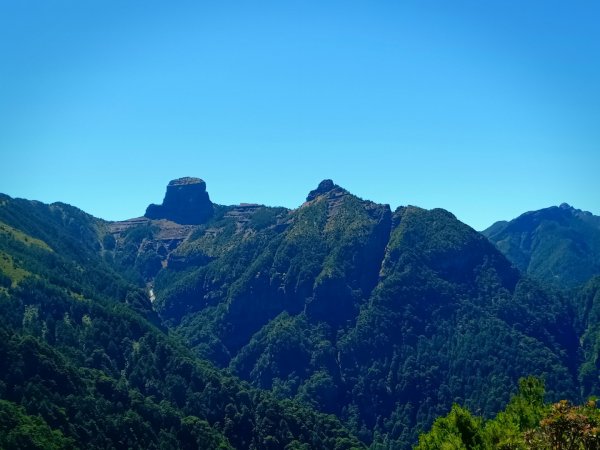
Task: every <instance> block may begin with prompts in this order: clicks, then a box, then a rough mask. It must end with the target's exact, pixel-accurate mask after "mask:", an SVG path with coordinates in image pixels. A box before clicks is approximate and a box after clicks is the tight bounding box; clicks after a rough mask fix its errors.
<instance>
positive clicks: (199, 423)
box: [0, 177, 600, 449]
mask: <svg viewBox="0 0 600 450" xmlns="http://www.w3.org/2000/svg"><path fill="white" fill-rule="evenodd" d="M599 224H600V218H598V217H596V216H593V215H592V214H590V213H586V212H582V211H579V210H576V209H574V208H572V207H570V206H568V205H561V206H560V207H552V208H548V209H545V210H541V211H536V212H531V213H525V214H523V215H522V216H520V217H519V218H517V219H515V220H512V221H510V222H497V223H496V224H494V225H492V226H491V227H490V228H488V229H487V230H485V231H484V232H483V233H478V232H476V231H475V230H473V229H472V228H470V227H469V226H467V225H465V224H463V223H462V222H460V221H459V220H457V219H456V217H455V216H454V215H452V214H451V213H450V212H448V211H445V210H443V209H433V210H425V209H422V208H418V207H415V206H402V207H399V208H397V209H395V210H394V211H392V210H391V209H390V207H389V206H388V205H382V204H377V203H374V202H372V201H367V200H363V199H361V198H359V197H357V196H355V195H353V194H351V193H350V192H348V191H347V190H345V189H343V188H342V187H340V186H338V185H336V184H335V183H333V181H331V180H324V181H323V182H321V183H320V184H319V185H318V187H317V188H316V189H314V190H312V191H310V192H309V194H308V196H307V198H306V201H305V202H304V203H302V205H301V206H299V207H298V208H296V209H291V210H290V209H286V208H274V207H267V206H263V205H257V204H240V205H233V206H224V205H218V204H215V203H213V202H212V201H211V200H210V196H209V194H208V192H207V189H206V183H205V182H204V181H202V180H200V179H198V178H192V177H186V178H181V179H178V180H173V181H172V182H170V183H169V185H168V186H167V192H166V195H165V198H164V200H163V202H162V204H160V205H158V204H156V205H150V206H149V207H148V208H147V210H146V214H145V215H144V216H143V217H139V218H135V219H130V220H127V221H122V222H107V221H104V220H101V219H97V218H94V217H92V216H89V215H88V214H85V213H84V212H82V211H80V210H78V209H76V208H73V207H71V206H69V205H65V204H52V205H45V204H42V203H39V202H34V201H28V200H21V199H13V198H11V197H8V196H6V195H4V196H2V197H0V258H1V259H0V263H1V264H0V271H1V272H0V285H1V286H2V287H0V314H1V315H2V325H1V328H0V333H1V334H2V335H3V336H2V338H1V339H0V356H1V357H0V365H2V370H0V374H1V375H0V377H1V378H0V398H1V399H2V400H0V408H1V409H0V429H2V430H3V431H4V436H5V437H4V438H0V439H4V441H1V440H0V447H1V446H2V445H4V446H5V447H8V448H35V445H38V448H72V447H81V448H83V447H86V448H89V447H101V448H161V449H162V448H256V449H258V448H282V449H283V448H285V449H301V448H302V449H303V448H337V449H346V448H363V447H370V448H373V449H406V448H410V447H411V446H412V445H413V444H415V443H416V442H417V437H418V435H419V434H420V433H422V432H423V431H425V430H427V429H428V427H430V426H431V424H432V423H433V421H434V420H435V418H436V417H438V416H440V415H443V414H446V413H447V412H448V411H449V410H450V408H451V406H452V404H453V403H459V404H461V405H463V406H466V407H468V408H470V409H471V410H472V411H477V412H478V413H479V414H481V415H483V416H485V417H491V416H492V415H493V414H495V413H496V412H498V411H500V410H501V409H502V408H503V405H504V404H506V403H507V402H508V400H509V398H510V396H511V395H512V394H514V392H515V389H516V387H517V385H518V380H519V378H521V377H523V376H528V375H534V376H537V377H540V378H541V379H543V380H544V381H545V385H546V395H547V397H548V399H550V400H558V399H562V398H566V399H570V400H574V401H579V400H581V399H583V398H585V397H587V396H589V395H594V394H598V392H599V391H600V378H599V372H598V364H597V359H598V352H599V351H600V349H599V348H598V344H597V342H600V340H599V339H598V337H599V336H600V334H599V333H600V327H599V325H598V324H599V323H600V322H599V320H598V310H599V309H598V308H599V305H600V304H599V301H600V278H598V277H597V275H598V274H600V263H599V261H600V245H599V242H600V239H599V237H600V225H599ZM9 417H14V419H10V420H9ZM28 430H29V432H27V431H28ZM32 430H33V431H32ZM32 436H37V437H39V439H38V441H39V442H38V441H36V442H33V443H32V442H29V441H27V439H30V440H31V439H33V438H32ZM24 443H25V444H24ZM28 445H29V447H28ZM219 446H220V447H219Z"/></svg>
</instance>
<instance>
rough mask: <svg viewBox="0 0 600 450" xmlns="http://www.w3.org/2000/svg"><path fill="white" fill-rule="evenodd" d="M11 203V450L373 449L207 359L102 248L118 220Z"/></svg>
mask: <svg viewBox="0 0 600 450" xmlns="http://www.w3.org/2000/svg"><path fill="white" fill-rule="evenodd" d="M0 200H1V203H2V206H1V207H0V221H1V222H2V225H1V233H2V239H0V258H1V261H2V266H1V267H2V274H3V275H2V279H1V280H0V281H1V283H2V288H0V398H1V400H0V430H1V431H2V432H1V433H0V448H6V449H35V448H39V449H48V448H50V449H53V448H56V449H71V448H114V449H129V448H139V449H153V448H155V449H170V448H172V449H179V448H190V449H195V448H205V449H209V448H211V449H212V448H214V449H217V448H222V449H226V448H261V449H262V448H273V449H275V448H289V449H306V448H336V449H351V448H362V447H363V444H361V443H360V442H359V441H358V440H357V439H356V438H354V437H352V436H351V435H350V434H349V433H348V431H346V429H345V428H344V427H343V426H342V424H341V423H340V422H339V421H338V420H337V419H336V418H335V417H333V416H331V415H323V414H318V413H315V412H314V411H313V410H311V409H310V408H308V407H306V406H304V405H301V404H300V403H298V402H293V401H280V400H277V399H276V398H275V397H274V396H273V395H272V394H270V393H268V392H265V391H261V390H257V389H254V388H252V387H250V386H249V385H248V384H246V383H243V382H241V381H240V380H238V379H237V378H235V377H232V376H231V375H229V374H227V373H226V372H224V371H220V370H217V369H215V368H214V367H212V366H211V365H210V364H208V363H206V362H204V361H201V360H199V359H198V358H197V357H196V356H194V355H193V354H192V353H191V352H190V351H189V350H187V349H186V348H185V346H183V345H182V343H181V341H180V340H178V339H176V338H175V337H172V336H169V335H168V333H167V330H166V329H165V328H164V327H161V326H160V323H159V318H158V317H157V315H156V314H155V313H154V312H153V311H152V309H151V304H150V302H149V300H148V298H147V295H146V293H145V292H144V290H143V289H140V287H139V286H138V285H136V284H135V283H134V282H132V281H131V280H129V279H127V278H125V277H123V276H121V275H120V274H119V273H118V272H117V271H116V270H114V269H113V268H112V267H111V266H110V265H109V264H107V263H106V262H105V260H104V259H103V258H102V256H101V252H102V241H103V237H102V236H103V233H104V232H105V229H106V224H105V223H103V222H102V221H98V220H96V219H93V218H92V217H90V216H88V215H86V214H84V213H82V212H81V211H79V210H77V209H75V208H72V207H69V206H67V205H62V204H54V205H51V206H47V205H42V204H40V203H36V202H27V201H23V200H13V199H10V198H9V197H6V196H3V197H2V198H1V199H0Z"/></svg>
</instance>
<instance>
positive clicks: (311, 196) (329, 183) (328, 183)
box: [306, 180, 341, 202]
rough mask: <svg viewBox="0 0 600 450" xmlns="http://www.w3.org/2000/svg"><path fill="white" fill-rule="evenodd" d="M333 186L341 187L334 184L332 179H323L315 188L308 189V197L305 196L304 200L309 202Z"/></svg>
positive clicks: (330, 189) (333, 187)
mask: <svg viewBox="0 0 600 450" xmlns="http://www.w3.org/2000/svg"><path fill="white" fill-rule="evenodd" d="M335 188H338V189H341V188H340V187H339V186H338V185H337V184H334V183H333V181H332V180H323V181H321V182H320V183H319V186H317V188H316V189H314V190H312V191H310V192H309V193H308V197H306V201H307V202H310V201H312V200H314V199H315V198H317V197H318V196H320V195H323V194H326V193H328V192H329V191H332V190H334V189H335Z"/></svg>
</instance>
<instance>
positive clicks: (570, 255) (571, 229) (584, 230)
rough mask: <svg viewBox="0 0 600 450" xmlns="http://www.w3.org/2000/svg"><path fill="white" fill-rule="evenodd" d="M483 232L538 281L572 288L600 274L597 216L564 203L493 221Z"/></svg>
mask: <svg viewBox="0 0 600 450" xmlns="http://www.w3.org/2000/svg"><path fill="white" fill-rule="evenodd" d="M483 234H484V235H485V236H487V237H488V239H489V240H490V241H492V242H493V243H494V244H495V245H496V247H498V249H499V250H500V251H501V252H502V253H504V255H506V257H507V258H508V259H509V260H510V261H511V262H512V263H513V264H514V265H515V266H516V267H518V268H519V269H520V270H521V271H522V272H523V273H527V274H529V275H531V276H532V277H534V278H536V279H538V280H542V281H545V282H549V283H552V284H554V285H556V286H562V287H573V286H578V285H581V284H583V283H585V282H586V281H588V280H589V279H590V278H591V277H592V276H594V275H598V274H600V217H598V216H594V215H593V214H591V213H589V212H587V211H581V210H579V209H575V208H573V207H572V206H570V205H568V204H566V203H563V204H562V205H560V206H553V207H550V208H545V209H541V210H539V211H532V212H527V213H525V214H522V215H521V216H519V217H517V218H516V219H513V220H511V221H510V222H505V221H502V222H496V223H495V224H493V225H492V226H491V227H489V228H488V229H487V230H484V231H483Z"/></svg>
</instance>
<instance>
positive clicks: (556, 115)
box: [0, 0, 600, 229]
mask: <svg viewBox="0 0 600 450" xmlns="http://www.w3.org/2000/svg"><path fill="white" fill-rule="evenodd" d="M599 23H600V3H599V2H598V1H588V2H583V1H576V0H573V1H553V0H540V1H535V0H534V1H529V0H528V1H523V0H516V1H509V0H490V1H481V0H476V1H475V0H474V1H460V0H459V1H447V0H439V1H427V0H415V1H361V2H354V1H340V2H335V1H315V2H311V1H299V2H295V1H277V2H261V1H252V2H250V1H245V2H241V1H240V2H232V1H227V0H225V1H223V0H219V1H211V2H202V1H185V0H182V1H177V2H170V1H152V0H146V1H138V2H130V1H126V0H115V1H112V0H103V1H100V0H97V1H93V0H90V1H81V0H72V1H60V0H53V1H48V0H40V1H29V0H2V1H0V161H1V163H0V164H1V165H0V192H4V193H7V194H9V195H11V196H14V197H25V198H29V199H36V200H41V201H44V202H52V201H64V202H67V203H71V204H73V205H75V206H78V207H80V208H82V209H83V210H85V211H87V212H90V213H92V214H94V215H96V216H99V217H103V218H106V219H125V218H129V217H136V216H140V215H142V214H143V213H144V210H145V207H146V205H147V204H149V203H151V202H154V203H159V202H160V201H161V200H162V197H163V194H164V190H165V186H166V184H167V182H168V181H169V180H170V179H173V178H177V177H180V176H187V175H189V176H198V177H201V178H203V179H204V180H206V182H207V186H208V191H209V193H210V195H211V198H212V200H213V201H215V202H217V203H221V204H233V203H239V202H258V203H265V204H268V205H283V206H288V207H296V206H298V205H300V204H301V203H302V201H303V200H304V198H305V196H306V194H307V193H308V191H310V190H311V189H313V188H314V187H315V186H316V185H317V183H318V182H319V181H320V180H322V179H324V178H332V179H333V180H334V181H335V182H336V183H338V184H340V185H342V186H343V187H345V188H346V189H348V190H350V191H351V192H353V193H355V194H357V195H359V196H360V197H363V198H367V199H371V200H374V201H377V202H380V203H389V204H390V205H391V206H392V208H395V207H396V206H399V205H405V204H413V205H419V206H422V207H426V208H433V207H443V208H446V209H448V210H450V211H452V212H453V213H454V214H456V215H457V217H458V218H459V219H461V220H463V221H464V222H466V223H468V224H470V225H471V226H473V227H475V228H477V229H481V228H484V227H486V226H488V225H490V224H491V223H492V222H494V221H495V220H498V219H510V218H512V217H515V216H517V215H518V214H520V213H522V212H524V211H526V210H532V209H539V208H542V207H546V206H550V205H554V204H559V203H561V202H569V203H571V204H572V205H574V206H576V207H578V208H581V209H586V210H590V211H592V212H593V213H595V214H600V27H599V26H598V24H599Z"/></svg>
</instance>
